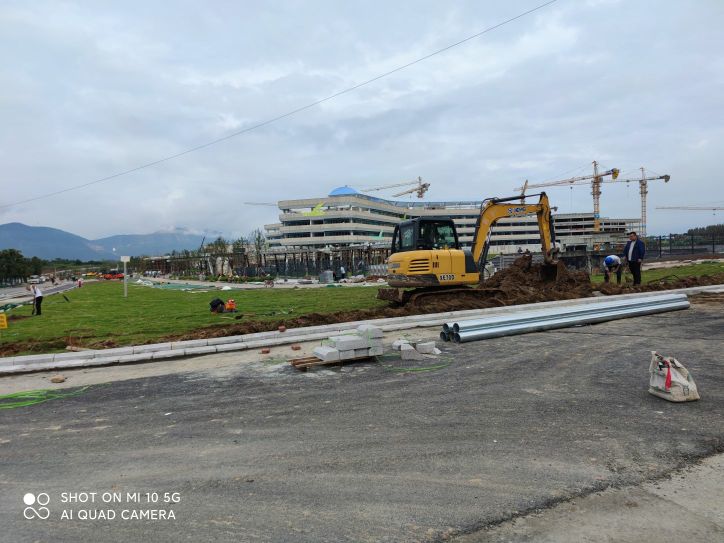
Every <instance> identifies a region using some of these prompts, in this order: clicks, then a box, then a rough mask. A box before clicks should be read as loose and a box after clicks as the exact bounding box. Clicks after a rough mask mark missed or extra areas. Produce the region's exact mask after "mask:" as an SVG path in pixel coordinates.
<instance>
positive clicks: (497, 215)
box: [472, 192, 555, 266]
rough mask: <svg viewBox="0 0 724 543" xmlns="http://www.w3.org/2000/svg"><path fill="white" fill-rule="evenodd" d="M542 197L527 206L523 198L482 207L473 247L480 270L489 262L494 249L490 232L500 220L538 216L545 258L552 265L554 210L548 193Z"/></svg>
mask: <svg viewBox="0 0 724 543" xmlns="http://www.w3.org/2000/svg"><path fill="white" fill-rule="evenodd" d="M533 196H535V195H533ZM539 196H540V199H539V200H538V203H536V204H526V203H525V200H524V198H523V197H521V196H512V197H510V198H491V199H488V200H485V201H484V202H483V203H482V205H481V206H480V215H479V216H478V220H477V223H476V225H475V236H474V237H473V245H472V255H473V259H474V260H475V262H476V263H477V264H478V265H479V266H480V265H482V263H484V262H485V260H487V256H488V248H489V247H490V232H491V229H492V227H493V225H494V224H495V223H496V222H498V221H499V220H500V219H504V218H508V217H524V216H527V215H536V216H537V218H538V230H539V231H540V240H541V250H542V251H543V257H544V259H545V261H546V263H550V262H551V261H552V259H553V253H554V252H555V251H554V248H555V232H554V230H553V219H552V217H551V207H550V204H549V202H548V196H546V193H545V192H541V193H540V195H539ZM528 197H530V196H528Z"/></svg>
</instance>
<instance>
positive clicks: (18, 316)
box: [8, 315, 30, 321]
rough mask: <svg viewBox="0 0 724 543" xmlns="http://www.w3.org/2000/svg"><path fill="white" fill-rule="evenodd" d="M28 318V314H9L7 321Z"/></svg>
mask: <svg viewBox="0 0 724 543" xmlns="http://www.w3.org/2000/svg"><path fill="white" fill-rule="evenodd" d="M29 318H30V316H29V315H10V316H9V317H8V320H9V321H22V320H25V319H29Z"/></svg>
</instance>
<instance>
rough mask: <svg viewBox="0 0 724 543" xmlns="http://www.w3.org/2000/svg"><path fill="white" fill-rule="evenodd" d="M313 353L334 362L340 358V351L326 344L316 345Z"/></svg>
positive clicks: (326, 360)
mask: <svg viewBox="0 0 724 543" xmlns="http://www.w3.org/2000/svg"><path fill="white" fill-rule="evenodd" d="M312 354H313V355H314V356H316V357H317V358H319V359H320V360H321V361H323V362H334V361H336V360H339V354H340V353H339V351H338V350H337V349H335V348H334V347H327V346H325V345H321V346H319V347H315V348H314V350H313V351H312Z"/></svg>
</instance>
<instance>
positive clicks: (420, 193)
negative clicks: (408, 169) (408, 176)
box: [360, 177, 430, 198]
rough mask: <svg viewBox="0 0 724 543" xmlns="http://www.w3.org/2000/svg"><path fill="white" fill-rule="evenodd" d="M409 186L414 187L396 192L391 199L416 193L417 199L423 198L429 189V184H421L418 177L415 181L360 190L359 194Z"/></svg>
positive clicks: (420, 179)
mask: <svg viewBox="0 0 724 543" xmlns="http://www.w3.org/2000/svg"><path fill="white" fill-rule="evenodd" d="M409 185H415V186H414V187H413V188H411V189H408V190H405V191H402V192H398V193H397V194H393V195H392V196H393V198H397V197H398V196H404V195H405V194H412V193H416V194H417V197H418V198H423V197H424V196H425V193H426V192H427V189H429V188H430V183H423V182H422V177H418V178H417V179H416V180H415V181H406V182H404V183H392V184H391V185H382V186H380V187H370V188H366V189H362V190H361V191H360V192H373V191H375V190H385V189H391V188H395V187H406V186H409Z"/></svg>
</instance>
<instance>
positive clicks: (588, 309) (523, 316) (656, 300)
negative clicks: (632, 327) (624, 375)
mask: <svg viewBox="0 0 724 543" xmlns="http://www.w3.org/2000/svg"><path fill="white" fill-rule="evenodd" d="M686 299H687V298H686V295H685V294H665V295H662V296H648V297H640V298H629V299H625V300H613V301H610V300H606V301H601V302H596V303H592V304H586V305H585V306H576V307H568V308H566V307H555V308H547V309H533V310H528V311H518V312H514V313H513V314H509V315H502V316H497V317H489V318H487V319H472V320H467V321H459V322H455V323H453V325H452V331H453V332H460V331H467V330H480V329H484V328H490V327H494V326H498V325H499V324H501V323H510V322H513V321H514V322H536V321H538V320H540V319H545V318H549V317H552V316H553V317H560V316H564V315H571V316H573V315H586V314H593V313H598V312H600V311H606V310H609V309H626V308H633V307H649V306H655V305H658V304H665V303H669V302H671V301H676V300H686ZM444 327H445V325H443V329H445V328H444ZM449 328H450V327H449V325H448V329H449Z"/></svg>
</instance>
